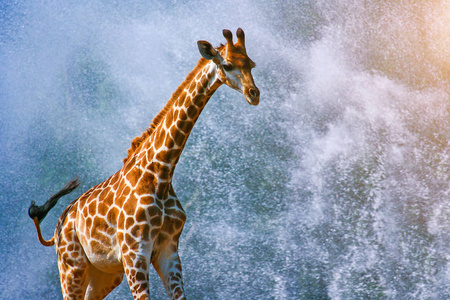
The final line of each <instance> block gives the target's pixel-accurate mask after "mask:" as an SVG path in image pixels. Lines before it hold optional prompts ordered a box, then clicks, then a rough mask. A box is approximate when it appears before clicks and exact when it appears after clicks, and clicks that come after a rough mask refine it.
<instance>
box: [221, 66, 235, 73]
mask: <svg viewBox="0 0 450 300" xmlns="http://www.w3.org/2000/svg"><path fill="white" fill-rule="evenodd" d="M223 68H224V69H225V71H227V72H230V71H232V70H233V69H234V66H233V65H232V64H224V65H223Z"/></svg>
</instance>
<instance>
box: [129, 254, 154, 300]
mask: <svg viewBox="0 0 450 300" xmlns="http://www.w3.org/2000/svg"><path fill="white" fill-rule="evenodd" d="M122 257H123V265H124V269H125V274H126V276H127V280H128V285H129V286H130V290H131V293H132V294H133V298H134V299H140V300H147V299H150V288H149V282H148V266H149V263H150V260H149V258H148V257H147V256H146V255H143V254H141V253H139V252H138V251H136V252H135V251H131V250H130V251H128V252H127V253H125V254H122Z"/></svg>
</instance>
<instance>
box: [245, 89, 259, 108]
mask: <svg viewBox="0 0 450 300" xmlns="http://www.w3.org/2000/svg"><path fill="white" fill-rule="evenodd" d="M245 100H247V102H248V103H250V104H251V105H255V106H256V105H258V104H259V89H258V88H257V87H256V86H254V87H251V88H249V89H247V92H246V93H245Z"/></svg>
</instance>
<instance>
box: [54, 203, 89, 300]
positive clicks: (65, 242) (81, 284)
mask: <svg viewBox="0 0 450 300" xmlns="http://www.w3.org/2000/svg"><path fill="white" fill-rule="evenodd" d="M75 213H76V212H75V211H74V210H72V211H70V212H69V214H68V216H67V218H66V220H65V222H64V224H63V225H62V226H61V231H60V234H59V235H56V242H55V248H56V254H57V256H58V268H59V275H60V280H61V290H62V293H63V297H64V299H65V300H67V299H83V298H84V295H85V292H86V288H87V285H88V279H89V277H88V268H89V260H88V258H87V257H86V254H85V253H84V250H83V247H82V246H81V244H80V242H79V240H78V237H77V235H76V234H75V230H74V218H75Z"/></svg>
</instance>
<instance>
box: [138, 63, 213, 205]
mask: <svg viewBox="0 0 450 300" xmlns="http://www.w3.org/2000/svg"><path fill="white" fill-rule="evenodd" d="M220 85H222V82H221V81H220V80H219V79H218V77H217V66H216V64H215V63H214V62H213V61H209V60H206V59H203V58H202V59H200V61H199V62H198V64H197V66H196V67H195V68H194V70H193V71H192V72H191V73H190V74H189V75H188V77H187V78H186V80H185V81H184V82H183V84H182V85H181V86H180V88H178V89H177V91H175V93H174V94H173V95H172V98H171V99H170V100H169V102H168V103H167V105H166V107H165V108H164V109H163V111H162V112H161V113H160V115H158V116H157V117H156V118H155V119H157V118H159V120H158V122H157V124H156V127H155V128H154V129H153V132H152V133H151V135H150V136H149V137H148V138H147V139H146V141H144V143H143V145H142V148H141V149H140V151H139V153H138V155H137V157H136V164H137V165H139V169H140V170H141V172H145V173H147V172H148V175H150V178H151V179H153V181H156V184H155V185H156V191H155V192H156V193H157V195H158V197H159V198H160V199H161V198H165V197H166V196H167V194H168V192H169V191H168V187H169V186H170V183H171V180H172V176H173V172H174V170H175V166H176V164H177V163H178V160H179V158H180V155H181V152H182V151H183V148H184V146H185V144H186V141H187V139H188V137H189V134H190V132H191V130H192V128H193V127H194V124H195V122H196V121H197V119H198V117H199V115H200V113H201V112H202V110H203V108H204V107H205V105H206V103H207V102H208V100H209V98H211V96H212V95H213V94H214V92H215V91H216V90H217V88H218V87H219V86H220ZM154 122H155V121H154ZM152 126H154V125H152ZM152 174H153V175H154V177H153V176H151V175H152Z"/></svg>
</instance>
